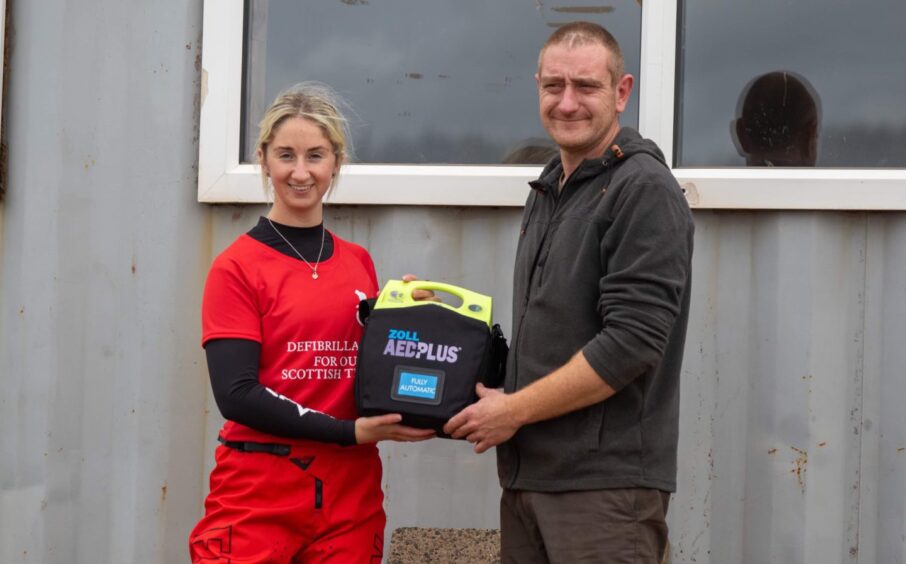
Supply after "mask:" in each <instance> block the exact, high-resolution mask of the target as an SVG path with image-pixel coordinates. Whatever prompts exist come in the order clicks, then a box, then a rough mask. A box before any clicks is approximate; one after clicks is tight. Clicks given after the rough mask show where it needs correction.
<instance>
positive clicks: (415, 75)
mask: <svg viewBox="0 0 906 564" xmlns="http://www.w3.org/2000/svg"><path fill="white" fill-rule="evenodd" d="M406 78H411V79H412V80H421V78H422V73H420V72H407V73H406Z"/></svg>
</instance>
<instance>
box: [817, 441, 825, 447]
mask: <svg viewBox="0 0 906 564" xmlns="http://www.w3.org/2000/svg"><path fill="white" fill-rule="evenodd" d="M818 446H819V447H823V446H827V442H826V441H821V442H820V443H818Z"/></svg>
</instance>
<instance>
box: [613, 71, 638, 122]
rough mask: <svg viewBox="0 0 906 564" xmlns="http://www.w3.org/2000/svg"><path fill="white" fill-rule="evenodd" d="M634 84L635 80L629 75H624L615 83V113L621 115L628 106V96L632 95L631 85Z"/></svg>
mask: <svg viewBox="0 0 906 564" xmlns="http://www.w3.org/2000/svg"><path fill="white" fill-rule="evenodd" d="M634 82H635V79H634V78H633V77H632V75H631V74H624V75H623V76H622V77H621V78H620V80H618V81H617V86H616V94H617V112H619V113H623V111H624V110H625V109H626V105H627V104H629V95H630V94H632V85H633V83H634Z"/></svg>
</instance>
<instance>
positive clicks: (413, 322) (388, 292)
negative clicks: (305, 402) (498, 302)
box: [355, 280, 508, 436]
mask: <svg viewBox="0 0 906 564" xmlns="http://www.w3.org/2000/svg"><path fill="white" fill-rule="evenodd" d="M415 290H430V291H433V292H443V293H445V294H449V295H452V296H454V297H455V298H456V299H457V300H458V301H460V302H461V303H459V305H457V306H453V305H450V304H447V303H440V302H434V301H425V300H421V301H416V300H414V299H413V298H412V292H413V291H415ZM491 310H492V299H491V297H490V296H485V295H482V294H479V293H477V292H473V291H471V290H467V289H465V288H460V287H458V286H454V285H451V284H444V283H442V282H433V281H427V280H425V281H422V280H417V281H413V282H403V281H402V280H391V281H389V282H387V284H386V285H385V286H384V288H383V289H382V290H381V292H380V294H378V297H377V299H376V300H374V301H373V302H369V301H363V302H361V304H360V306H359V313H360V318H361V319H362V321H363V323H364V325H365V330H364V333H363V336H362V341H361V343H360V344H359V352H358V358H357V360H356V378H355V396H356V404H357V407H358V410H359V413H360V414H361V415H365V416H370V415H380V414H384V413H399V414H401V415H402V416H403V421H402V422H403V424H405V425H409V426H412V427H419V428H425V429H434V430H435V431H437V432H438V434H439V435H441V436H444V434H443V432H442V430H441V428H442V427H443V425H444V424H445V423H446V422H447V420H449V419H450V418H451V417H452V416H454V415H456V414H457V413H459V411H460V410H462V409H463V408H464V407H466V406H468V405H470V404H472V403H474V402H475V401H476V400H477V397H476V395H475V384H476V383H477V382H482V383H484V384H485V385H486V386H488V387H492V388H496V387H498V386H499V385H500V384H501V382H502V380H503V373H504V368H505V365H506V355H507V350H508V349H507V344H506V339H505V338H504V336H503V332H502V331H501V329H500V326H499V325H497V324H492V316H491V313H492V311H491Z"/></svg>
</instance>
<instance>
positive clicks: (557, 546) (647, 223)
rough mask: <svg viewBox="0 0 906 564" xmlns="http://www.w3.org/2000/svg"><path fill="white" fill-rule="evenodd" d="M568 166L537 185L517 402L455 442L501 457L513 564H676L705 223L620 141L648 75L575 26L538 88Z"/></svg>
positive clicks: (480, 407) (469, 416)
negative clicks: (671, 522)
mask: <svg viewBox="0 0 906 564" xmlns="http://www.w3.org/2000/svg"><path fill="white" fill-rule="evenodd" d="M535 78H536V82H537V85H538V95H539V110H540V116H541V121H542V123H543V125H544V127H545V129H546V130H547V132H548V134H549V135H550V136H551V137H552V138H553V140H554V141H555V142H556V143H557V145H558V146H559V150H560V151H559V156H557V157H554V159H553V160H552V161H551V162H550V163H549V164H548V165H547V166H546V167H545V168H544V170H543V172H542V173H541V177H540V178H539V179H538V180H536V181H533V182H532V183H531V187H532V191H531V194H530V195H529V197H528V201H527V202H526V206H525V212H524V215H523V221H522V229H521V234H520V240H519V246H518V249H517V252H516V264H515V273H514V291H513V326H512V335H511V342H510V345H511V350H510V357H509V360H508V365H507V374H506V381H505V384H504V390H503V392H501V391H498V390H491V389H487V388H484V387H483V386H481V385H480V384H479V385H478V389H477V391H478V395H479V398H480V399H479V401H478V402H477V403H475V404H473V405H471V406H469V407H467V408H465V409H464V410H463V411H461V412H460V413H459V414H457V415H456V416H455V417H453V418H452V419H450V421H449V422H448V423H447V425H446V427H445V428H444V430H445V431H446V432H448V433H450V434H452V435H453V436H454V437H456V438H466V439H467V440H469V441H470V442H472V443H474V444H475V451H476V452H479V453H480V452H484V451H485V450H487V449H489V448H491V447H494V446H497V447H498V448H497V462H498V473H499V475H500V483H501V486H502V487H503V497H502V499H501V509H500V524H501V547H502V557H503V561H504V562H518V563H520V564H524V563H532V562H645V563H648V562H652V563H654V562H661V560H662V559H663V557H664V553H665V550H666V545H667V525H666V522H665V517H666V513H667V503H668V500H669V492H672V491H675V489H676V445H677V434H678V415H679V376H680V366H681V362H682V354H683V344H684V341H685V334H686V324H687V320H688V314H689V288H690V270H691V258H692V236H693V224H692V214H691V212H690V210H689V207H688V205H687V203H686V200H685V198H684V197H683V193H682V190H681V189H680V187H679V185H678V184H677V182H676V180H675V179H674V178H673V176H672V174H671V173H670V169H669V167H668V165H667V164H666V163H665V162H664V157H663V155H662V153H661V151H660V150H659V149H658V148H657V146H656V145H655V144H654V143H653V142H652V141H649V140H646V139H643V138H642V137H641V136H640V135H639V134H638V133H637V132H636V131H634V130H632V129H630V128H621V127H620V124H619V114H620V113H621V112H623V110H624V109H625V108H626V103H627V101H628V99H629V95H630V93H631V91H632V85H633V77H632V76H631V75H628V74H625V72H624V70H623V57H622V54H621V52H620V48H619V45H618V44H617V42H616V40H615V39H614V38H613V36H611V35H610V33H608V32H607V31H606V30H604V29H603V28H601V27H600V26H598V25H596V24H592V23H588V22H576V23H571V24H566V25H564V26H562V27H560V28H559V29H558V30H557V31H555V32H554V33H553V35H551V37H550V38H549V39H548V40H547V42H546V43H545V44H544V46H543V48H542V50H541V55H540V57H539V63H538V73H537V75H536V77H535Z"/></svg>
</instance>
